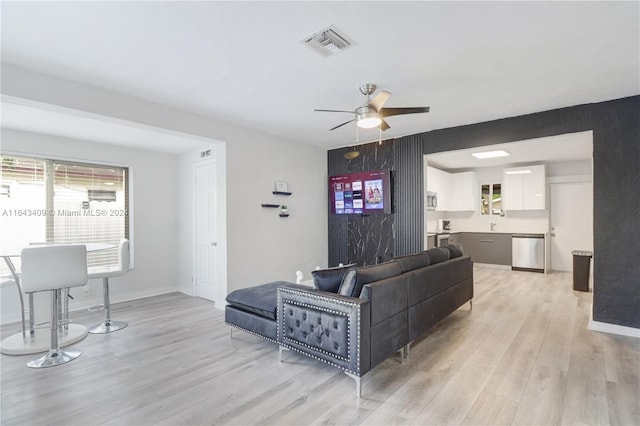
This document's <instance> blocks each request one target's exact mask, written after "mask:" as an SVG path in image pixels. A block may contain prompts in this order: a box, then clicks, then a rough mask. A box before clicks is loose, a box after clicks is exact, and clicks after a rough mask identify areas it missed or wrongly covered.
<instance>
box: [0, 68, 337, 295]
mask: <svg viewBox="0 0 640 426" xmlns="http://www.w3.org/2000/svg"><path fill="white" fill-rule="evenodd" d="M1 89H2V94H3V96H8V97H10V98H12V99H20V100H27V101H29V102H38V103H45V104H50V105H56V106H58V107H62V108H69V109H72V110H78V111H84V112H88V113H91V114H98V115H102V116H106V117H113V118H117V119H121V120H128V121H131V122H135V123H140V124H144V125H147V126H153V127H156V128H161V129H168V130H171V131H177V132H182V133H187V134H191V135H195V136H199V137H204V138H208V139H210V140H212V141H213V142H214V143H215V142H220V143H223V144H224V146H225V151H226V153H225V155H226V156H225V160H226V165H225V167H226V176H225V177H226V183H227V192H226V200H225V201H226V207H227V209H226V214H227V226H226V238H227V247H226V249H227V271H226V274H227V279H226V288H227V290H226V291H227V292H230V291H232V290H234V289H237V288H242V287H248V286H253V285H257V284H261V283H263V282H267V281H273V280H291V281H295V271H296V270H302V271H303V272H304V274H305V277H306V278H308V277H309V273H310V271H311V270H312V269H313V268H314V267H315V265H326V264H327V256H328V254H327V251H328V247H327V207H326V202H327V200H326V197H327V190H326V185H327V183H326V181H327V179H326V177H327V172H326V162H327V160H326V158H327V157H326V150H324V149H322V148H318V147H315V146H311V145H307V144H304V143H299V142H296V141H289V140H284V139H281V138H278V137H274V136H272V135H268V134H265V133H262V132H260V131H256V130H252V129H247V128H244V127H241V126H237V125H233V124H230V123H226V122H222V121H218V120H214V119H211V118H210V117H205V116H201V115H197V114H194V113H190V112H187V111H182V110H177V109H175V108H171V107H167V106H164V105H160V104H156V103H152V102H147V101H143V100H141V99H137V98H132V97H130V96H127V95H124V94H121V93H116V92H111V91H107V90H104V89H101V88H98V87H93V86H88V85H84V84H80V83H76V82H72V81H69V80H63V79H59V78H57V77H53V76H49V75H44V74H41V73H37V72H33V71H30V70H26V69H22V68H19V67H14V66H11V65H7V64H2V86H1ZM3 145H4V140H3ZM105 146H106V145H105ZM34 149H35V150H39V149H43V150H45V151H46V149H47V147H46V146H45V145H44V144H40V145H38V146H36V147H34ZM51 149H53V150H56V149H57V148H56V147H52V148H51ZM118 149H119V148H117V147H115V146H113V147H107V148H101V149H100V150H99V152H104V155H106V156H107V157H104V158H111V156H118V154H113V153H115V152H120V153H123V151H118ZM111 150H113V151H111ZM88 151H91V150H88ZM109 152H112V153H111V154H109ZM124 152H128V151H124ZM159 155H160V156H167V157H169V158H172V161H173V167H174V168H175V170H174V172H173V174H172V175H171V176H172V177H171V178H172V179H173V184H174V186H175V187H176V194H175V198H174V200H175V203H176V206H177V207H176V209H175V211H177V213H175V215H176V216H175V217H174V220H173V221H172V223H171V224H170V225H169V224H163V226H166V229H163V228H162V227H158V228H157V229H156V231H157V232H174V233H175V234H174V236H173V238H172V239H171V241H169V242H168V244H169V245H170V246H171V247H168V246H167V247H162V246H161V245H160V244H155V245H154V246H153V247H150V248H148V249H149V250H150V252H154V251H157V250H163V249H166V250H168V251H169V252H171V253H173V254H176V256H175V257H174V258H173V260H172V262H171V263H172V264H173V265H178V266H176V268H177V269H176V271H174V273H173V275H169V276H170V277H173V278H174V280H175V282H174V284H173V287H172V288H173V289H180V290H182V291H185V292H187V293H190V291H189V289H190V288H192V285H191V275H192V264H193V260H192V259H193V257H192V256H193V254H192V250H193V247H192V246H193V241H192V237H193V236H192V235H191V229H192V227H193V224H192V221H193V218H192V213H191V210H190V209H191V207H192V206H193V199H192V196H191V191H192V189H193V188H192V187H193V184H192V177H191V173H192V171H193V162H194V153H193V152H191V153H184V154H182V155H179V156H170V155H167V154H159ZM118 158H121V159H122V158H128V157H127V154H124V153H123V154H122V155H121V156H118ZM150 173H151V174H152V176H145V179H149V180H151V181H153V180H154V179H155V178H156V177H157V176H155V175H154V174H155V173H156V171H155V170H154V169H152V168H150ZM138 174H139V173H138V172H136V175H135V176H134V178H136V177H137V176H138ZM163 180H164V179H163ZM275 180H285V181H287V183H288V185H289V189H290V191H292V192H293V195H292V196H290V197H286V199H285V198H279V197H278V198H276V197H275V196H274V195H272V194H271V191H272V190H273V185H274V183H273V182H274V181H275ZM147 195H149V196H151V194H146V193H144V192H143V193H136V194H135V195H134V197H135V203H136V207H137V206H138V205H140V204H147V202H148V201H147V200H148V199H147V198H146V197H147ZM269 202H273V203H279V204H282V203H286V204H287V205H288V206H289V211H290V213H291V216H290V217H288V218H280V217H278V215H277V212H276V211H275V210H274V209H264V208H261V207H260V204H261V203H269ZM149 204H150V205H151V208H149V209H148V211H149V212H153V214H156V213H157V210H156V211H154V210H153V209H154V208H158V207H159V206H158V203H157V202H155V201H154V200H153V196H151V199H149ZM157 221H158V218H151V219H150V220H149V224H153V223H156V222H157ZM136 232H137V231H136ZM136 236H137V235H136ZM143 249H144V250H145V251H146V250H147V248H140V247H138V249H137V250H143ZM174 250H177V252H176V251H174ZM138 274H139V275H138V278H139V279H142V280H147V279H148V278H149V285H152V286H153V285H156V286H160V284H159V283H155V284H154V283H153V282H152V280H151V278H152V277H155V276H156V275H157V274H155V273H154V272H151V271H145V272H144V274H143V272H138ZM141 274H143V275H142V276H141ZM147 274H149V275H147ZM115 287H117V286H114V288H115Z"/></svg>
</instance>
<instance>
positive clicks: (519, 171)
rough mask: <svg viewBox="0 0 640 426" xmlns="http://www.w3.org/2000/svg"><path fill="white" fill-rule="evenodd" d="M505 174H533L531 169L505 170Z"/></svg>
mask: <svg viewBox="0 0 640 426" xmlns="http://www.w3.org/2000/svg"><path fill="white" fill-rule="evenodd" d="M504 174H506V175H530V174H531V170H529V169H522V170H505V171H504Z"/></svg>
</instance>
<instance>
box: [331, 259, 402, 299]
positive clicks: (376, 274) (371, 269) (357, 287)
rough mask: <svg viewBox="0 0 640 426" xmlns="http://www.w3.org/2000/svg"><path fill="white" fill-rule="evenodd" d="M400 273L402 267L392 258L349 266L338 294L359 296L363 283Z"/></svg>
mask: <svg viewBox="0 0 640 426" xmlns="http://www.w3.org/2000/svg"><path fill="white" fill-rule="evenodd" d="M401 273H402V268H401V267H400V265H399V264H398V263H397V262H395V261H393V260H390V261H389V262H384V263H380V264H378V265H371V266H363V267H360V268H351V269H350V270H349V271H347V273H346V274H344V278H342V284H340V290H338V294H340V295H341V296H351V297H360V292H361V291H362V287H363V286H364V285H365V284H369V283H372V282H374V281H381V280H384V279H386V278H390V277H393V276H396V275H400V274H401Z"/></svg>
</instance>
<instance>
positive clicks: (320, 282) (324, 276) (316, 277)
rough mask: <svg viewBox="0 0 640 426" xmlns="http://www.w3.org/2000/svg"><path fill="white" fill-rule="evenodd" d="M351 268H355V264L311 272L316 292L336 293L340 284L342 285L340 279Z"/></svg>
mask: <svg viewBox="0 0 640 426" xmlns="http://www.w3.org/2000/svg"><path fill="white" fill-rule="evenodd" d="M352 266H355V263H352V264H350V265H345V266H337V267H335V268H327V269H318V270H315V271H311V276H312V277H313V285H314V287H315V288H317V289H318V290H322V291H328V292H331V293H337V292H338V289H339V288H340V283H342V277H343V276H344V274H345V273H346V272H347V271H348V270H349V268H351V267H352Z"/></svg>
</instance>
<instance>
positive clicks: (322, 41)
mask: <svg viewBox="0 0 640 426" xmlns="http://www.w3.org/2000/svg"><path fill="white" fill-rule="evenodd" d="M302 43H304V44H306V45H307V46H309V47H310V48H312V49H313V50H314V51H316V52H318V53H319V54H321V55H322V56H332V55H335V54H336V53H340V52H342V51H343V50H344V49H346V48H347V47H349V46H351V45H352V44H353V42H352V41H350V40H349V38H348V37H347V36H345V35H344V34H341V33H340V31H338V29H337V28H336V27H334V26H333V25H332V26H330V27H327V28H325V29H324V30H321V31H319V32H317V33H315V34H314V35H312V36H310V37H307V38H305V39H304V40H302Z"/></svg>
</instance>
